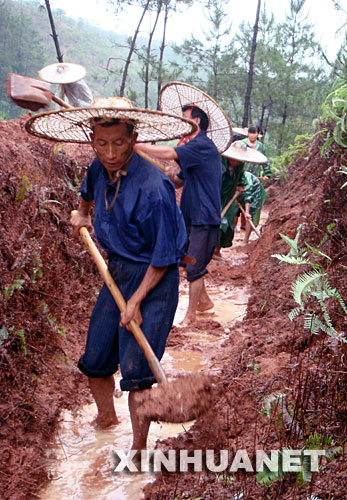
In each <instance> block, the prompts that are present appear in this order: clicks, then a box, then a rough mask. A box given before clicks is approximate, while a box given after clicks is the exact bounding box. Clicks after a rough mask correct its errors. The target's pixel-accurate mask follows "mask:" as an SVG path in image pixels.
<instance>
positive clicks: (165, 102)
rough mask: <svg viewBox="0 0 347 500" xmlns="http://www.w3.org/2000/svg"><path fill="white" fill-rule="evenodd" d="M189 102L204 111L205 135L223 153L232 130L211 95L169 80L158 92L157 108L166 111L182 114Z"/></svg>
mask: <svg viewBox="0 0 347 500" xmlns="http://www.w3.org/2000/svg"><path fill="white" fill-rule="evenodd" d="M190 104H191V105H194V106H197V107H198V108H200V109H202V110H203V111H205V113H206V114H207V116H208V118H209V122H210V123H209V127H208V129H207V136H208V137H209V138H210V139H211V140H212V141H213V142H214V144H215V145H216V147H217V149H218V151H219V153H223V151H225V150H226V149H227V148H228V147H229V146H230V144H231V141H232V137H233V132H232V127H231V123H230V121H229V119H228V117H227V115H226V114H225V113H224V111H223V110H222V108H221V107H220V106H219V105H218V104H217V103H216V101H215V100H214V99H212V97H210V96H209V95H208V94H206V93H205V92H203V91H202V90H200V89H198V88H197V87H193V86H192V85H189V84H187V83H182V82H169V83H167V84H166V85H164V87H163V88H162V89H161V91H160V93H159V108H160V109H161V110H162V111H164V112H166V113H173V114H175V115H178V116H182V106H185V105H190Z"/></svg>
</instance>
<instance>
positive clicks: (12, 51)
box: [0, 0, 347, 157]
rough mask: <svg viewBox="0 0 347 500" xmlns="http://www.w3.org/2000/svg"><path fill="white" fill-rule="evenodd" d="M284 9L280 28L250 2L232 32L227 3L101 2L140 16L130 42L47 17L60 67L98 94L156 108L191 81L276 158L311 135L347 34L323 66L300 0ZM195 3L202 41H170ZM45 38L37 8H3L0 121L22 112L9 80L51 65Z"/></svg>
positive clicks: (342, 75) (341, 69)
mask: <svg viewBox="0 0 347 500" xmlns="http://www.w3.org/2000/svg"><path fill="white" fill-rule="evenodd" d="M326 1H331V3H332V4H333V5H334V6H335V8H336V9H337V10H340V11H341V27H340V29H341V30H344V29H345V26H344V25H343V20H344V19H345V18H346V13H345V12H344V11H343V9H342V7H341V4H340V3H339V2H337V1H334V0H326ZM282 3H283V7H284V8H286V9H287V14H286V16H285V18H284V20H281V21H279V22H278V21H277V20H276V19H275V17H274V15H273V14H272V13H271V12H269V11H267V8H266V3H265V2H263V3H262V1H261V0H255V1H254V24H252V23H249V22H241V24H240V25H239V26H238V27H236V26H234V25H233V24H232V18H233V16H232V9H230V2H225V1H224V0H108V4H109V6H110V8H111V9H113V10H114V11H115V12H116V13H121V12H122V10H123V9H124V8H127V9H131V8H134V14H135V12H136V15H137V14H139V19H138V22H137V28H136V30H135V31H134V33H129V35H128V36H127V35H119V34H117V33H115V32H113V31H105V30H102V29H101V28H99V27H96V26H93V25H91V24H89V23H88V22H86V21H84V20H83V19H82V18H80V19H78V20H75V19H73V18H70V17H68V16H67V15H66V14H65V12H64V11H63V10H62V9H53V16H54V21H55V26H56V31H57V33H58V36H59V37H58V40H59V44H60V48H61V52H62V54H63V57H64V61H66V62H76V63H79V64H82V65H84V66H85V67H86V69H87V71H88V74H87V78H86V81H87V83H88V84H89V86H90V87H91V89H92V91H93V93H94V96H95V97H97V96H113V95H125V96H126V97H128V98H130V99H131V101H132V102H133V104H134V105H136V106H140V107H149V108H156V107H157V97H158V92H159V90H160V88H161V86H162V85H164V84H165V83H166V82H167V81H171V80H179V81H184V82H187V83H191V84H192V85H195V86H197V87H199V88H201V89H203V90H204V91H206V92H207V93H208V94H210V95H211V96H212V97H214V98H215V99H216V100H217V102H218V103H219V104H220V105H221V106H222V108H223V109H224V110H225V112H226V113H227V115H228V116H229V118H230V120H231V122H232V124H233V125H234V126H247V125H250V124H252V123H256V124H259V125H260V127H261V129H262V131H263V134H264V140H265V142H266V145H267V149H268V154H269V156H272V157H275V156H279V155H280V154H281V153H283V152H284V151H285V150H286V149H287V148H288V146H289V144H292V143H293V142H294V140H295V137H296V136H298V135H303V134H307V133H310V132H311V131H312V122H313V121H314V119H315V118H316V117H317V116H319V114H320V109H321V104H322V103H323V102H324V100H325V98H326V96H327V95H328V94H329V93H330V92H331V91H332V90H334V89H335V88H336V86H338V85H341V83H344V81H345V80H346V77H347V64H346V55H347V38H346V36H345V38H344V40H343V42H342V45H341V47H340V49H339V50H338V52H337V54H336V56H335V57H331V56H330V59H332V60H328V58H327V56H326V55H325V54H324V51H323V49H322V47H321V46H320V44H319V43H318V41H317V40H316V35H315V30H314V26H313V25H311V24H310V23H309V20H308V19H307V17H305V15H304V12H303V7H304V5H305V0H286V1H283V2H282ZM192 5H196V6H200V7H201V10H202V11H203V13H204V16H205V17H206V23H205V26H207V29H206V30H205V31H204V35H203V37H200V36H199V37H197V36H196V35H194V29H193V30H192V31H193V34H192V35H189V34H188V37H187V38H185V39H183V40H182V42H181V43H177V42H176V43H173V42H170V43H168V42H167V40H166V30H167V26H168V24H169V23H170V18H171V17H172V14H173V13H174V12H176V11H177V10H184V9H186V8H187V7H189V6H192ZM135 7H136V10H135ZM95 8H96V9H98V8H100V5H98V2H96V6H95ZM146 16H147V17H148V16H151V23H150V25H149V26H150V28H148V29H149V32H148V29H147V28H143V26H144V20H145V19H146ZM159 20H161V23H159ZM194 22H195V20H194V19H192V24H194ZM159 27H160V31H159ZM178 29H179V27H178ZM50 33H51V28H50V25H49V21H48V16H47V11H46V5H45V2H44V1H39V0H29V1H24V0H1V1H0V48H1V49H0V82H1V86H0V119H10V118H17V117H19V116H20V114H22V111H21V110H20V109H19V108H18V107H16V106H15V105H14V104H12V103H11V102H10V100H9V99H8V97H7V94H6V91H5V82H6V75H7V73H9V72H13V73H19V74H22V75H26V76H32V77H37V72H38V70H39V69H41V68H42V67H43V66H45V65H47V64H52V63H53V62H56V59H57V56H56V52H55V47H54V43H53V40H52V38H51V36H50ZM53 90H54V89H53Z"/></svg>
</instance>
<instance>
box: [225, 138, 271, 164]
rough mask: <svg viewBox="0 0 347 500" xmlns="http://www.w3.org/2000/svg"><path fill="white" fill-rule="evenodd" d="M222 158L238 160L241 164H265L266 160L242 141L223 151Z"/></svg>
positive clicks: (261, 154)
mask: <svg viewBox="0 0 347 500" xmlns="http://www.w3.org/2000/svg"><path fill="white" fill-rule="evenodd" d="M223 156H226V157H227V158H231V159H232V160H238V161H240V162H242V163H258V164H259V163H260V164H261V163H267V161H268V159H267V157H266V156H265V155H263V153H261V152H260V151H257V150H256V149H253V148H251V147H249V146H247V144H246V143H245V142H243V141H235V142H233V143H232V145H231V146H230V148H228V149H227V150H226V151H224V153H223Z"/></svg>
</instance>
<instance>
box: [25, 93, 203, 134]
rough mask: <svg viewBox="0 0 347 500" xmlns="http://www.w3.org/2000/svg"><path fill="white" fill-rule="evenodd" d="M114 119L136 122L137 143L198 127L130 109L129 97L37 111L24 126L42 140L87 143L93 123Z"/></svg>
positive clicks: (178, 119)
mask: <svg viewBox="0 0 347 500" xmlns="http://www.w3.org/2000/svg"><path fill="white" fill-rule="evenodd" d="M116 118H117V119H119V120H121V121H123V122H127V123H132V124H134V125H135V130H136V132H137V133H138V139H137V140H138V142H151V141H169V140H172V139H178V138H180V137H183V136H185V135H190V134H192V133H193V132H195V131H196V129H197V126H196V124H195V123H194V122H193V121H192V120H187V119H185V118H181V117H178V116H176V115H170V114H168V113H162V112H161V111H152V110H150V109H142V108H133V107H132V105H131V102H130V101H129V99H126V98H123V97H111V98H101V99H96V100H95V101H94V102H93V106H91V107H88V108H71V109H61V110H57V111H48V112H46V113H40V114H38V115H35V116H33V117H31V118H30V119H29V120H28V121H27V122H26V124H25V128H26V130H27V131H28V132H29V133H30V134H33V135H36V136H37V137H43V138H44V139H52V140H54V141H59V142H79V143H85V142H89V140H90V133H91V131H92V127H93V125H95V123H96V122H98V123H100V121H110V120H113V119H116Z"/></svg>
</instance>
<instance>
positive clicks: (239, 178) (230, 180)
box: [217, 156, 247, 247]
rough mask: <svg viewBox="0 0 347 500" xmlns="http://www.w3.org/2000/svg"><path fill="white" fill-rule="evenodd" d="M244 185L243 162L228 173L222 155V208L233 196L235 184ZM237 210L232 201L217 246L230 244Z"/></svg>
mask: <svg viewBox="0 0 347 500" xmlns="http://www.w3.org/2000/svg"><path fill="white" fill-rule="evenodd" d="M246 185H247V179H246V176H245V170H244V164H243V163H239V164H238V165H237V166H236V167H234V169H233V172H232V173H231V174H230V172H229V161H228V159H227V158H225V157H224V156H222V191H221V201H222V208H224V207H225V205H226V204H227V203H228V201H229V200H231V198H232V197H233V196H234V194H235V191H236V188H237V186H246ZM237 210H238V206H237V205H236V203H235V202H234V203H232V205H231V206H230V208H229V209H228V211H227V213H226V214H225V215H224V217H223V219H222V222H221V226H220V228H221V231H220V237H219V241H218V245H217V246H221V247H230V246H231V245H232V242H233V238H234V228H235V215H236V213H237Z"/></svg>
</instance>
